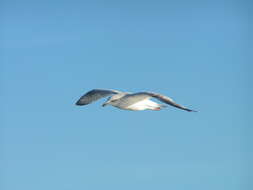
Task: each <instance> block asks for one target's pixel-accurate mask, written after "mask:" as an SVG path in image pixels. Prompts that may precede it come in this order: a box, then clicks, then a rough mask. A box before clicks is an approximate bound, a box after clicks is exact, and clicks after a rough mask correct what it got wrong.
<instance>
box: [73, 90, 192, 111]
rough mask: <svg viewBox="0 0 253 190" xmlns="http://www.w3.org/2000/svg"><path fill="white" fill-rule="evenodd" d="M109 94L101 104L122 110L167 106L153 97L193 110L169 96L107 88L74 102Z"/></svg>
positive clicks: (87, 100)
mask: <svg viewBox="0 0 253 190" xmlns="http://www.w3.org/2000/svg"><path fill="white" fill-rule="evenodd" d="M107 96H109V98H108V100H107V101H106V102H105V103H104V104H103V105H102V106H103V107H104V106H106V105H112V106H114V107H117V108H119V109H123V110H132V111H141V110H161V109H162V108H165V107H167V106H166V105H164V104H158V103H156V102H154V101H152V100H150V99H151V98H155V99H157V100H159V101H161V102H164V103H166V104H168V105H171V106H174V107H176V108H179V109H182V110H185V111H188V112H192V111H194V110H191V109H188V108H186V107H184V106H181V105H179V104H177V103H175V102H174V101H173V100H172V99H171V98H169V97H167V96H164V95H161V94H157V93H153V92H138V93H127V92H120V91H117V90H107V89H94V90H91V91H89V92H87V93H86V94H84V95H83V96H81V97H80V99H79V100H78V101H77V102H76V105H78V106H82V105H87V104H90V103H92V102H94V101H96V100H98V99H100V98H103V97H107Z"/></svg>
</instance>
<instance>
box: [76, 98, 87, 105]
mask: <svg viewBox="0 0 253 190" xmlns="http://www.w3.org/2000/svg"><path fill="white" fill-rule="evenodd" d="M75 105H76V106H83V105H85V104H84V103H83V102H82V101H81V100H80V99H79V100H78V101H77V102H76V103H75Z"/></svg>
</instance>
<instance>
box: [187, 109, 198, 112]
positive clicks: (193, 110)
mask: <svg viewBox="0 0 253 190" xmlns="http://www.w3.org/2000/svg"><path fill="white" fill-rule="evenodd" d="M187 111H188V112H198V111H196V110H190V109H189V110H187Z"/></svg>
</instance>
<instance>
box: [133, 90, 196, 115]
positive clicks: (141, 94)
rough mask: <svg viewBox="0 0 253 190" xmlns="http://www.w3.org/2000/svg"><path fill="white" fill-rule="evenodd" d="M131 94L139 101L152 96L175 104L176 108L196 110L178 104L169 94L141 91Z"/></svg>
mask: <svg viewBox="0 0 253 190" xmlns="http://www.w3.org/2000/svg"><path fill="white" fill-rule="evenodd" d="M130 96H132V98H134V99H136V100H138V101H140V100H144V99H146V98H151V97H152V98H156V99H158V100H160V101H161V102H164V103H166V104H169V105H171V106H174V107H176V108H179V109H182V110H186V111H189V112H196V111H195V110H191V109H188V108H186V107H184V106H181V105H179V104H177V103H176V102H174V101H173V100H172V99H171V98H169V97H167V96H164V95H161V94H157V93H153V92H139V93H135V94H131V95H130Z"/></svg>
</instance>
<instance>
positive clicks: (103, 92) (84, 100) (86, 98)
mask: <svg viewBox="0 0 253 190" xmlns="http://www.w3.org/2000/svg"><path fill="white" fill-rule="evenodd" d="M118 93H121V92H120V91H117V90H107V89H94V90H91V91H89V92H87V93H86V94H84V95H83V96H81V98H80V99H79V100H78V101H77V102H76V105H78V106H82V105H87V104H90V103H92V102H94V101H97V100H98V99H100V98H104V97H107V96H111V95H114V94H118Z"/></svg>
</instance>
